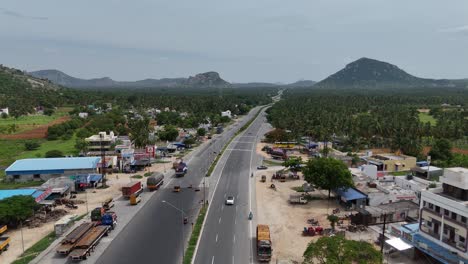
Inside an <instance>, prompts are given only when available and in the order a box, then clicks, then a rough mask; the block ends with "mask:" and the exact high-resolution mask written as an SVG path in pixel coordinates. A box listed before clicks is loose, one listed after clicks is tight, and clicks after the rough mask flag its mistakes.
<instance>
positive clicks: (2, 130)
mask: <svg viewBox="0 0 468 264" xmlns="http://www.w3.org/2000/svg"><path fill="white" fill-rule="evenodd" d="M67 110H69V109H68V108H60V109H59V110H57V111H56V112H55V113H54V114H52V115H51V116H47V115H28V116H20V117H18V118H13V117H8V118H5V119H3V118H0V134H9V133H11V132H8V128H9V127H10V126H11V125H16V126H17V128H16V129H15V131H14V132H13V134H17V133H21V132H24V131H28V130H31V129H34V128H36V127H37V126H40V125H45V124H48V123H50V122H52V121H54V120H56V119H58V118H60V117H62V116H66V115H67V114H68V112H67Z"/></svg>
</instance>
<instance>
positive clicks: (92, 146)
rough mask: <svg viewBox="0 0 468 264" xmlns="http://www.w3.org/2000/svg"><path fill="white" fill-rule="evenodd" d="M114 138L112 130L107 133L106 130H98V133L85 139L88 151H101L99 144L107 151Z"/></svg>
mask: <svg viewBox="0 0 468 264" xmlns="http://www.w3.org/2000/svg"><path fill="white" fill-rule="evenodd" d="M116 139H117V137H116V136H115V135H114V132H112V131H111V132H110V133H109V135H107V133H106V132H99V134H98V135H92V136H90V137H89V138H86V139H85V141H86V142H88V150H89V151H101V146H102V149H103V150H104V151H109V150H110V149H111V147H112V144H113V143H115V140H116Z"/></svg>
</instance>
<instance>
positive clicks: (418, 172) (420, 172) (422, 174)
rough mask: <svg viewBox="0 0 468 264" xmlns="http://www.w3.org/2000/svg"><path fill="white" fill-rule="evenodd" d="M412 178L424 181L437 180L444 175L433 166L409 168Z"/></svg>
mask: <svg viewBox="0 0 468 264" xmlns="http://www.w3.org/2000/svg"><path fill="white" fill-rule="evenodd" d="M411 172H412V174H413V175H414V176H416V177H419V178H424V179H428V180H430V179H437V178H439V177H440V176H442V175H443V174H444V170H443V169H441V168H438V167H434V166H423V167H418V166H416V167H414V168H411Z"/></svg>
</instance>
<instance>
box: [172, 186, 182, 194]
mask: <svg viewBox="0 0 468 264" xmlns="http://www.w3.org/2000/svg"><path fill="white" fill-rule="evenodd" d="M172 191H173V192H180V186H179V185H176V186H174V189H172Z"/></svg>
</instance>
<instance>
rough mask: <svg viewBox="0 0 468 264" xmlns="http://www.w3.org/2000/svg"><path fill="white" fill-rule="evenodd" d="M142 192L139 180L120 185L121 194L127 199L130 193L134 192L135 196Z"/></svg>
mask: <svg viewBox="0 0 468 264" xmlns="http://www.w3.org/2000/svg"><path fill="white" fill-rule="evenodd" d="M142 192H143V188H142V187H141V182H139V181H136V182H131V183H129V184H127V185H125V186H123V187H122V196H123V197H125V198H127V199H130V196H131V195H132V194H135V195H136V196H138V195H139V194H140V193H142Z"/></svg>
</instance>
